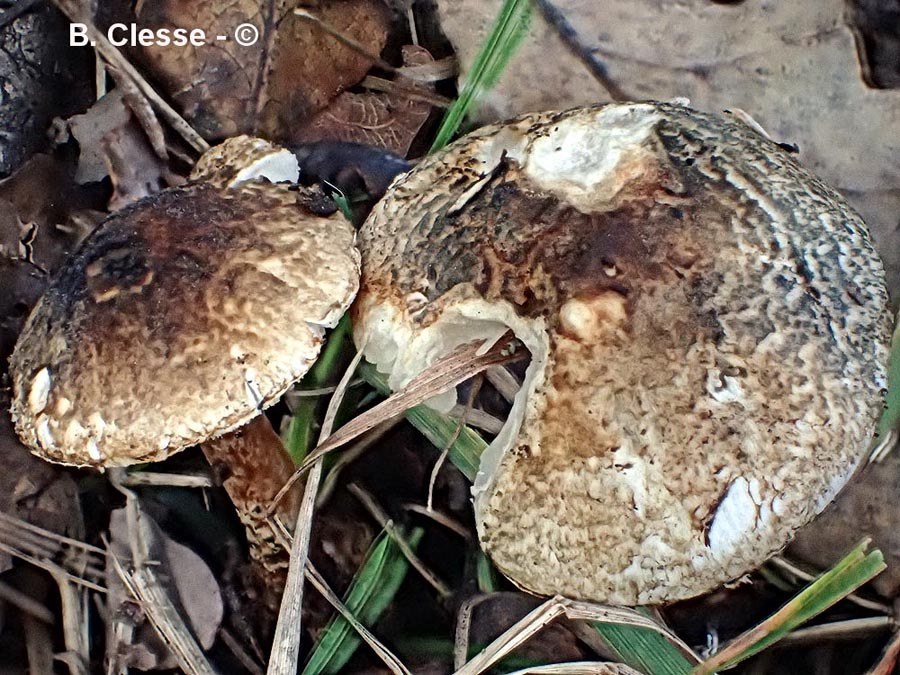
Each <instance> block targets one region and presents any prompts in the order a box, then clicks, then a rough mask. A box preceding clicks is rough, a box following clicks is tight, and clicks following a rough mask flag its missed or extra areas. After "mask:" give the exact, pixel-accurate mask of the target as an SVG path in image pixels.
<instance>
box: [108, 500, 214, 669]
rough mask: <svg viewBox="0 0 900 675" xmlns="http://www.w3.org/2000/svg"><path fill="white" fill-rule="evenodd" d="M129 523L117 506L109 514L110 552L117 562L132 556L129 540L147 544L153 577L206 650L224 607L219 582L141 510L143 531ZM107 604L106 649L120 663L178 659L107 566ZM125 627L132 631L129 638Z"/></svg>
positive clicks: (151, 664) (158, 665)
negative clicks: (108, 641) (108, 645)
mask: <svg viewBox="0 0 900 675" xmlns="http://www.w3.org/2000/svg"><path fill="white" fill-rule="evenodd" d="M132 525H133V524H131V523H129V519H128V518H127V517H126V509H124V508H122V509H116V510H115V511H113V512H112V513H111V514H110V527H109V530H110V531H109V534H110V551H111V553H112V554H113V555H115V556H117V557H118V558H119V559H120V560H129V559H130V558H131V555H132V550H131V549H132V547H131V541H132V540H133V539H134V538H135V537H140V538H143V539H145V540H147V541H148V542H149V545H150V553H151V556H152V558H153V565H154V568H155V570H156V573H157V576H158V578H159V579H160V580H162V581H163V584H164V586H165V589H166V591H167V592H168V593H169V595H170V596H171V597H173V598H177V599H178V601H179V604H180V606H181V607H182V608H183V611H184V615H185V617H186V619H187V621H188V623H189V624H190V627H191V630H192V631H193V633H194V636H195V637H196V638H197V642H198V643H199V644H200V645H201V646H202V647H203V648H204V649H209V648H210V647H211V646H212V644H213V642H214V641H215V638H216V633H217V632H218V630H219V626H220V625H221V623H222V618H223V616H224V612H225V606H224V603H223V601H222V595H221V592H220V590H219V585H218V582H217V581H216V578H215V576H214V575H213V573H212V571H211V570H210V569H209V567H208V566H207V564H206V563H205V562H204V561H203V559H202V558H201V557H200V556H199V555H197V554H196V553H195V552H194V551H192V550H191V549H190V548H188V547H187V546H184V545H183V544H180V543H178V542H176V541H174V540H173V539H172V538H171V537H169V536H168V535H167V534H165V533H164V532H163V531H162V530H161V529H160V527H159V526H158V525H157V524H156V523H155V522H153V521H152V520H151V519H150V517H149V516H148V515H147V514H146V513H144V514H143V516H142V518H141V519H140V520H139V521H138V524H137V525H136V526H137V527H140V528H142V532H141V533H140V534H137V533H135V532H133V531H131V530H130V527H131V526H132ZM107 588H108V589H109V593H108V596H107V603H108V604H107V606H108V608H109V610H110V614H109V615H110V616H111V617H113V618H114V621H112V622H111V624H110V626H109V627H108V628H109V630H110V635H109V637H110V639H112V640H116V644H115V649H114V650H111V652H112V653H114V654H115V657H116V658H117V659H118V665H119V666H126V665H127V666H131V667H135V668H140V669H142V670H154V669H167V668H174V667H176V666H177V665H178V664H177V661H176V660H175V658H174V656H173V655H172V653H171V652H170V651H169V650H168V649H167V648H166V647H165V645H164V643H163V642H162V641H161V640H160V638H159V635H158V633H157V632H156V631H155V630H154V629H153V628H152V627H151V626H150V624H149V623H147V622H146V620H145V615H144V612H143V611H142V610H141V608H140V606H139V605H137V603H136V601H135V599H134V598H133V597H132V596H131V594H130V593H129V592H128V590H127V589H126V587H125V585H124V584H123V583H122V580H121V579H120V578H119V575H118V574H117V573H116V571H115V570H114V569H113V568H112V565H108V569H107ZM123 627H129V628H131V629H132V631H133V632H132V635H131V636H130V641H128V642H124V641H123V640H125V639H127V638H128V637H129V630H128V629H127V628H124V629H123Z"/></svg>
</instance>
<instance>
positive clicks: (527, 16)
mask: <svg viewBox="0 0 900 675" xmlns="http://www.w3.org/2000/svg"><path fill="white" fill-rule="evenodd" d="M531 11H532V8H531V0H506V1H505V2H504V3H503V7H502V8H501V9H500V14H499V15H498V16H497V19H496V21H495V22H494V26H493V28H492V29H491V32H490V34H489V35H488V37H487V40H485V43H484V44H483V45H482V47H481V51H480V52H478V56H477V57H476V58H475V63H474V64H472V69H471V71H469V75H468V77H466V81H465V83H464V84H463V87H462V90H460V92H459V97H458V98H457V99H456V100H455V101H454V102H453V105H451V106H450V108H449V109H448V110H447V113H446V114H445V115H444V119H443V120H442V121H441V126H440V128H439V129H438V132H437V135H436V136H435V138H434V142H433V143H432V144H431V150H430V151H429V152H434V151H435V150H439V149H441V148H443V147H444V146H445V145H447V143H448V142H449V141H450V139H451V138H452V137H453V135H454V134H455V133H456V132H457V130H458V129H459V126H460V124H462V121H463V120H464V119H465V117H466V115H467V114H468V113H469V111H470V110H471V109H472V107H473V106H474V105H475V104H476V103H477V102H478V101H479V99H480V98H481V96H482V95H483V94H484V92H485V91H486V90H487V89H489V88H490V87H492V86H493V85H494V83H495V82H496V81H497V79H498V78H499V77H500V75H501V74H502V73H503V70H504V69H505V68H506V65H507V64H508V63H509V60H510V58H512V55H513V54H514V53H515V51H516V49H517V48H518V46H519V44H520V43H521V42H522V38H524V37H525V35H526V33H527V32H528V26H529V24H530V23H531Z"/></svg>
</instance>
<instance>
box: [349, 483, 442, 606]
mask: <svg viewBox="0 0 900 675" xmlns="http://www.w3.org/2000/svg"><path fill="white" fill-rule="evenodd" d="M347 489H348V490H349V491H350V492H351V493H352V494H353V496H354V497H356V498H357V499H358V500H359V501H360V503H361V504H362V505H363V506H364V507H365V509H366V511H368V512H369V513H370V514H372V517H373V518H375V520H376V521H378V524H379V525H381V526H382V527H383V528H384V531H385V532H387V534H388V536H389V537H390V538H391V539H393V540H394V543H395V544H397V548H399V549H400V552H401V553H403V556H404V557H405V558H406V559H407V560H408V561H409V564H410V565H412V566H413V569H415V570H416V571H417V572H418V573H419V574H420V575H421V576H422V578H423V579H425V581H427V582H428V584H429V585H430V586H431V587H432V588H433V589H434V590H436V591H437V592H438V593H439V594H440V596H441V597H443V598H446V597H448V596H449V595H450V593H451V591H450V587H449V586H447V584H445V583H444V582H443V581H441V579H440V577H438V575H437V574H435V573H434V572H432V571H431V569H429V567H428V566H427V565H426V564H425V563H424V562H423V561H422V559H421V558H420V557H419V556H418V555H416V552H415V551H413V550H412V548H411V547H410V545H409V544H408V543H407V541H406V539H404V538H403V536H402V535H401V534H400V533H399V532H397V528H396V527H394V524H393V523H392V522H391V519H390V518H388V515H387V513H385V511H384V509H382V508H381V506H379V505H378V503H377V502H376V501H375V498H374V497H372V495H370V494H369V493H368V492H366V491H365V490H364V489H363V488H362V487H360V486H359V485H357V484H356V483H350V485H348V486H347Z"/></svg>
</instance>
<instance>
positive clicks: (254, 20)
mask: <svg viewBox="0 0 900 675" xmlns="http://www.w3.org/2000/svg"><path fill="white" fill-rule="evenodd" d="M294 4H295V3H290V2H287V1H286V0H280V1H278V2H275V1H273V2H269V3H259V2H253V1H251V0H236V1H223V0H217V1H214V2H201V1H200V0H190V1H188V2H183V1H182V0H148V1H147V2H144V3H143V4H142V5H141V7H140V9H139V11H138V23H139V24H140V25H141V26H142V27H146V28H152V29H158V28H168V29H170V30H171V29H174V28H184V29H187V30H190V29H193V28H200V29H202V30H203V31H205V33H206V35H207V40H208V43H207V44H205V45H203V46H199V47H191V46H185V47H172V46H150V47H143V48H140V49H139V50H138V52H137V53H138V57H139V59H140V60H141V61H142V62H143V64H144V66H145V68H146V70H147V71H148V72H149V74H151V75H152V76H153V77H154V79H155V80H156V81H157V82H159V83H160V85H161V87H162V89H163V91H165V92H166V93H167V94H168V96H169V97H170V98H171V99H172V100H173V101H174V103H175V105H176V107H178V108H179V109H180V110H181V111H182V113H183V114H184V115H185V117H186V118H187V119H188V121H189V122H190V123H191V124H192V125H193V126H194V128H196V129H197V130H198V131H199V132H200V134H201V135H203V136H204V137H205V138H207V139H210V140H217V139H223V138H227V137H231V136H235V135H237V134H240V133H251V134H257V135H263V136H267V137H269V138H272V139H274V140H280V139H285V138H289V137H290V136H291V134H292V133H294V131H295V129H296V128H297V127H298V126H299V125H301V124H302V123H303V121H304V120H305V119H306V118H308V117H309V116H310V115H312V114H314V113H315V112H317V111H318V110H321V109H322V108H324V107H326V106H327V105H328V103H329V102H330V101H331V100H332V99H333V98H334V97H335V96H337V95H338V94H339V93H340V92H341V91H343V90H344V89H345V88H346V87H348V86H351V85H353V84H355V83H357V82H359V81H360V80H361V79H362V77H363V76H364V75H365V73H366V71H368V69H369V68H370V66H371V62H370V59H368V58H367V57H366V56H364V55H362V54H360V53H359V52H358V51H355V50H353V49H351V48H350V47H348V46H346V45H345V44H342V43H341V42H340V41H338V40H337V39H335V38H334V37H333V36H330V35H328V34H327V33H326V32H325V31H323V30H322V29H321V28H320V27H318V26H316V25H315V24H313V23H311V22H309V21H305V20H303V19H302V18H300V17H297V16H295V15H294V14H293V13H292V11H291V10H292V9H293V6H294ZM314 11H315V13H316V16H318V17H319V18H320V19H321V20H322V21H324V22H325V23H327V24H329V25H330V26H332V27H334V28H336V29H337V30H338V31H340V32H341V33H343V34H345V35H346V36H347V37H349V38H351V39H353V40H355V41H357V42H359V43H361V44H362V46H363V47H364V48H365V49H366V51H368V52H369V53H372V54H377V53H379V52H380V51H381V49H382V48H383V47H384V44H385V41H386V39H387V31H388V27H389V23H390V15H389V12H388V11H387V9H386V8H385V7H384V5H383V4H382V3H381V2H379V0H330V1H329V0H326V1H324V2H321V3H318V4H317V6H316V8H315V10H314ZM244 24H249V25H250V26H252V28H245V30H246V31H250V32H252V31H253V29H255V30H256V31H257V32H258V35H259V37H258V40H257V41H256V42H255V43H254V44H252V45H247V46H242V45H240V44H238V42H236V39H235V38H236V36H237V35H238V33H237V30H238V27H239V26H242V25H244ZM273 31H274V34H273ZM218 36H225V38H226V39H224V40H219V39H218Z"/></svg>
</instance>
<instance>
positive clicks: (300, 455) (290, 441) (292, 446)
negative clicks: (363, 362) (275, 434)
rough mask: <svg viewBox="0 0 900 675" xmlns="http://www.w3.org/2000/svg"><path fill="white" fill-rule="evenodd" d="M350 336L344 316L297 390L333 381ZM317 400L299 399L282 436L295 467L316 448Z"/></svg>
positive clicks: (346, 317)
mask: <svg viewBox="0 0 900 675" xmlns="http://www.w3.org/2000/svg"><path fill="white" fill-rule="evenodd" d="M349 332H350V318H349V317H348V316H347V315H346V314H345V315H344V316H343V317H341V320H340V321H339V322H338V325H337V326H335V328H334V330H333V331H331V335H329V336H328V341H327V342H326V343H325V348H324V349H323V350H322V353H321V355H320V356H319V358H318V360H317V361H316V362H315V363H314V364H313V367H312V368H310V369H309V372H308V373H307V374H306V375H305V376H304V378H303V379H302V380H301V381H300V386H301V387H305V388H308V389H318V388H319V387H323V386H325V384H326V383H328V382H329V381H333V380H336V379H337V377H338V376H339V374H338V373H336V371H337V368H338V364H339V363H340V357H341V353H342V352H343V350H344V339H345V338H346V337H347V335H348V333H349ZM319 401H320V399H319V398H317V397H310V398H301V399H300V400H299V402H298V403H297V407H296V409H295V410H294V414H293V416H292V417H291V421H290V423H289V424H288V428H287V433H286V434H285V438H283V439H282V440H283V441H284V447H285V448H286V449H287V451H288V454H289V455H290V456H291V459H292V460H293V462H294V464H300V463H301V462H302V461H303V459H304V458H305V457H306V455H307V454H309V451H310V449H311V448H312V447H313V445H315V442H316V436H317V433H318V430H317V425H318V420H317V418H316V409H317V408H318V404H319Z"/></svg>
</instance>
